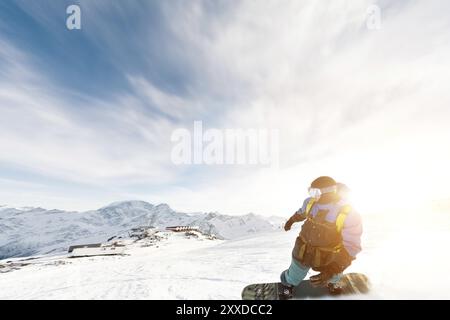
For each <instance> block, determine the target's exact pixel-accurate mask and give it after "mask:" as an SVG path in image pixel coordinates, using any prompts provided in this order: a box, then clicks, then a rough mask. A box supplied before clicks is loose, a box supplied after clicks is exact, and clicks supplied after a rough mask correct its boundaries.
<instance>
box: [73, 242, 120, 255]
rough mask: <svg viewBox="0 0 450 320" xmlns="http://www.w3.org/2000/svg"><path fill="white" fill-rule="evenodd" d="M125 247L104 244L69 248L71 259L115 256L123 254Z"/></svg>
mask: <svg viewBox="0 0 450 320" xmlns="http://www.w3.org/2000/svg"><path fill="white" fill-rule="evenodd" d="M124 250H125V247H124V246H122V245H114V244H113V245H111V244H102V243H93V244H82V245H76V246H71V247H69V254H70V257H71V258H78V257H92V256H113V255H120V254H123V252H124Z"/></svg>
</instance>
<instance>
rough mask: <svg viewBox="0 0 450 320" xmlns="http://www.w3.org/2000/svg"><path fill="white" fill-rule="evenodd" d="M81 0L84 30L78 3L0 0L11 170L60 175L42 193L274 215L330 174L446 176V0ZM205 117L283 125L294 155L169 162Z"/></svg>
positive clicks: (2, 156) (218, 123) (2, 98)
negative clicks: (181, 133)
mask: <svg viewBox="0 0 450 320" xmlns="http://www.w3.org/2000/svg"><path fill="white" fill-rule="evenodd" d="M76 3H78V4H80V6H81V8H82V17H83V29H82V30H80V31H77V32H73V33H72V32H69V31H68V30H66V29H65V23H64V17H65V16H64V14H65V6H66V5H68V4H69V2H65V1H58V2H54V1H48V2H45V1H40V2H39V3H38V2H32V3H30V2H29V1H15V2H10V3H9V4H5V3H3V4H2V12H3V13H4V14H3V15H1V14H0V17H1V18H2V19H0V21H1V22H0V114H1V117H0V150H1V153H0V177H2V174H3V177H6V176H7V177H8V179H9V180H8V181H11V180H14V179H16V181H17V182H18V183H25V184H26V183H28V182H29V183H38V184H40V185H43V186H45V188H44V190H41V191H40V192H41V194H40V196H39V197H41V198H42V199H44V198H45V195H47V196H48V197H51V194H52V193H53V194H56V192H55V191H56V190H58V192H57V193H58V197H60V199H62V198H65V200H61V201H56V200H52V201H53V203H56V202H57V203H58V204H62V203H68V204H69V203H70V205H73V203H74V202H78V203H80V207H83V208H85V209H88V208H89V206H94V205H95V206H98V205H101V204H103V203H102V202H104V201H109V200H118V199H113V197H118V198H120V197H139V198H143V199H146V200H150V201H164V202H169V203H171V204H173V205H174V206H175V207H178V208H180V209H186V210H222V211H227V212H243V211H256V212H262V213H268V214H273V213H276V212H279V211H283V212H285V211H288V210H290V209H293V208H295V207H296V206H297V202H298V201H300V199H299V198H301V197H302V194H303V192H302V190H303V189H304V186H305V185H306V184H307V183H308V181H309V180H310V179H312V178H313V177H314V176H315V175H318V174H324V173H325V174H326V173H329V174H336V175H337V177H338V178H339V179H344V180H346V181H348V182H349V183H353V185H355V186H356V187H358V186H363V185H365V184H364V183H365V182H363V180H371V179H372V180H373V181H374V185H382V184H383V181H384V180H385V179H387V175H389V178H390V179H395V178H396V177H397V178H398V179H405V177H407V176H408V170H412V171H414V175H415V177H416V179H418V180H419V181H423V182H424V181H426V182H433V181H434V180H433V179H434V178H436V179H438V177H442V176H444V177H447V176H446V175H448V173H447V171H448V170H445V169H444V168H445V166H444V163H445V162H446V161H448V160H450V154H449V152H448V151H446V149H445V148H442V145H440V144H438V143H435V141H436V140H438V141H439V140H442V141H445V139H448V138H450V137H449V132H448V129H447V119H448V118H449V115H450V114H449V111H448V108H447V106H448V102H449V99H450V95H449V94H448V90H447V88H446V85H445V83H446V79H447V78H448V75H449V74H450V70H449V65H448V64H446V63H444V61H445V60H446V57H447V56H448V54H449V53H450V47H449V45H450V41H449V40H450V39H449V34H450V32H449V31H450V30H449V29H450V25H449V21H450V20H449V19H448V13H447V12H448V10H445V7H446V6H448V5H447V4H445V3H442V2H441V1H429V2H402V3H396V4H393V3H391V2H383V1H381V2H378V5H379V6H380V9H381V13H382V16H381V17H382V21H381V29H380V30H368V29H367V27H366V19H367V12H366V10H367V8H368V6H369V5H371V4H372V2H371V1H362V2H358V3H355V2H350V1H333V2H332V3H331V2H330V3H328V4H326V5H325V4H322V3H318V2H316V1H288V0H286V1H264V2H259V1H192V2H190V3H189V5H187V4H186V3H185V2H184V1H164V2H148V1H132V2H123V1H76ZM70 4H71V3H70ZM3 9H4V10H3ZM6 14H8V15H6ZM8 17H9V18H8ZM194 120H203V121H204V123H205V125H206V126H208V127H216V128H243V129H246V128H274V129H278V130H279V132H280V155H279V158H280V164H281V169H280V170H279V171H271V170H269V169H265V168H260V167H255V168H253V167H245V168H241V167H237V166H236V167H220V166H217V167H207V166H205V167H198V166H197V167H188V166H187V167H176V166H174V165H172V163H171V161H170V151H171V142H170V136H171V133H172V132H173V130H174V129H176V128H179V127H187V128H191V127H192V123H193V121H194ZM430 141H433V143H430ZM391 159H395V161H391ZM405 162H407V164H406V165H405ZM393 166H394V167H393ZM418 166H420V168H423V167H424V166H425V167H427V168H429V170H427V171H426V172H425V171H424V170H423V169H417V170H415V169H414V168H416V167H418ZM11 168H15V169H14V170H15V171H17V170H18V171H20V170H22V171H23V172H24V173H23V174H21V175H20V177H19V175H18V174H17V175H16V177H15V178H14V177H12V174H11V172H12V169H11ZM374 171H377V172H374ZM378 171H379V172H378ZM27 177H28V178H27ZM31 177H32V178H31ZM363 177H365V179H363ZM447 178H449V177H447ZM27 180H32V181H27ZM55 180H58V181H59V182H58V183H55V182H54V181H55ZM441 187H442V186H441ZM11 188H12V187H11ZM83 188H85V189H86V190H89V191H88V192H83ZM7 189H8V183H7V182H4V183H2V188H1V190H0V197H1V199H2V201H0V202H2V203H3V202H9V201H8V198H9V199H12V197H11V191H7ZM64 189H66V190H67V192H66V193H64ZM438 189H439V188H438ZM10 190H20V188H18V187H17V185H15V187H14V188H12V189H10ZM23 190H27V188H26V187H24V188H23ZM30 190H31V189H30ZM67 193H71V194H73V195H74V198H72V201H68V200H67V198H66V197H67ZM441 193H443V192H441ZM95 198H96V199H97V200H96V199H95ZM14 199H15V200H11V201H19V202H20V201H23V202H31V200H32V199H33V196H32V195H30V196H29V197H22V198H21V199H22V200H19V198H17V197H16V198H14ZM46 199H47V198H46ZM229 199H233V201H229ZM45 201H47V200H42V202H45ZM49 201H50V200H49ZM23 204H26V203H23ZM45 204H46V203H42V205H43V206H45ZM50 206H52V205H50Z"/></svg>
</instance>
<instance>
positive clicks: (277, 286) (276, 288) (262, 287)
mask: <svg viewBox="0 0 450 320" xmlns="http://www.w3.org/2000/svg"><path fill="white" fill-rule="evenodd" d="M340 285H341V287H342V293H341V294H339V295H337V296H346V295H360V294H365V293H368V292H369V289H370V282H369V279H368V278H367V276H366V275H364V274H362V273H347V274H345V275H343V276H342V278H341V280H340ZM280 291H281V283H279V282H278V283H277V282H274V283H256V284H251V285H248V286H246V287H245V288H244V290H243V291H242V299H243V300H279V292H280ZM326 297H336V295H331V294H330V293H329V291H328V288H327V287H313V286H311V284H310V282H309V280H303V281H302V282H301V283H300V284H299V285H298V286H297V287H295V288H294V291H293V298H292V300H301V299H313V298H326Z"/></svg>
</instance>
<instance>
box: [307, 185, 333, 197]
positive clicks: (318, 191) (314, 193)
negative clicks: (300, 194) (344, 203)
mask: <svg viewBox="0 0 450 320" xmlns="http://www.w3.org/2000/svg"><path fill="white" fill-rule="evenodd" d="M336 191H337V187H336V186H331V187H327V188H322V189H319V188H311V187H309V188H308V192H309V195H310V196H311V197H312V198H317V199H318V198H320V196H321V195H322V194H325V193H336Z"/></svg>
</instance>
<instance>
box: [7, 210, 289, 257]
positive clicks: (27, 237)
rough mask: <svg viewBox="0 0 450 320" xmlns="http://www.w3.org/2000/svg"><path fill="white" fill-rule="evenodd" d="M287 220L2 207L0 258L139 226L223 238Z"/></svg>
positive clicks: (102, 237) (54, 249)
mask: <svg viewBox="0 0 450 320" xmlns="http://www.w3.org/2000/svg"><path fill="white" fill-rule="evenodd" d="M283 220H284V219H283V218H278V217H270V218H267V217H262V216H258V215H255V214H251V213H250V214H247V215H242V216H230V215H223V214H219V213H195V214H189V213H182V212H176V211H174V210H172V209H171V208H170V207H169V206H168V205H167V204H159V205H153V204H150V203H147V202H144V201H125V202H117V203H113V204H110V205H108V206H106V207H103V208H101V209H98V210H92V211H86V212H71V211H63V210H46V209H43V208H32V207H26V208H9V207H7V206H0V260H1V259H6V258H10V257H23V256H30V255H36V254H49V253H59V252H63V251H66V250H67V248H68V247H69V246H70V245H73V244H83V243H89V242H104V241H106V240H107V239H108V238H110V237H112V236H116V235H119V234H125V233H127V232H128V231H129V230H130V229H132V228H135V227H140V226H154V227H157V228H161V229H163V228H165V227H167V226H174V225H186V226H197V227H199V228H200V231H202V232H204V233H207V234H213V235H215V236H216V237H218V238H221V239H236V238H240V237H244V236H247V235H250V234H256V233H260V232H268V231H272V230H276V229H279V228H281V225H282V222H283Z"/></svg>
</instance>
